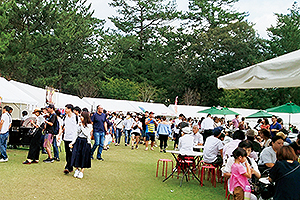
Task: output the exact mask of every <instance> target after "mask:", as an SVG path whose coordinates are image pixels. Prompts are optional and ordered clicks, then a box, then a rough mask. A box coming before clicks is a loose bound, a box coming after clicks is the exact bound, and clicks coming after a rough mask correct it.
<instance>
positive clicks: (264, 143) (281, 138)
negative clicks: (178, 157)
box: [0, 104, 300, 199]
mask: <svg viewBox="0 0 300 200" xmlns="http://www.w3.org/2000/svg"><path fill="white" fill-rule="evenodd" d="M11 112H12V109H11V108H10V107H8V106H5V107H4V108H3V114H2V117H1V121H0V129H1V134H0V151H1V158H0V161H1V162H7V161H8V156H7V154H6V144H7V137H8V134H9V128H10V126H11V121H12V120H11V116H10V113H11ZM62 112H63V115H62ZM62 112H61V111H60V110H57V109H55V107H54V105H52V104H50V105H48V106H47V107H46V108H42V109H35V110H34V112H33V114H34V115H35V116H36V119H35V120H31V121H30V122H31V124H32V126H33V127H34V130H33V131H32V132H33V133H32V139H31V143H30V148H29V152H28V156H27V159H26V160H25V161H24V162H23V164H32V163H39V156H40V151H41V150H43V149H44V150H45V153H46V154H47V155H48V158H47V159H45V160H43V162H45V163H53V162H54V161H60V157H59V153H60V152H59V150H58V147H59V146H60V143H61V141H64V146H65V154H66V165H65V169H64V171H63V172H64V173H65V174H68V173H71V172H73V170H74V168H75V172H74V177H77V178H83V172H84V169H86V168H90V167H91V160H92V159H94V155H95V159H97V160H100V161H104V158H103V150H107V149H109V145H110V144H111V143H113V144H114V145H115V146H119V145H120V144H121V141H122V138H123V139H124V145H125V146H129V148H131V149H132V150H135V149H139V147H140V146H145V147H144V150H145V151H148V150H152V151H154V148H155V147H158V146H159V151H160V152H165V153H166V149H167V148H169V149H175V150H179V151H181V152H184V151H186V152H188V151H193V150H194V147H195V146H197V145H200V146H201V145H203V146H204V150H203V162H204V163H205V164H212V165H214V166H216V167H219V168H220V169H221V171H222V174H223V176H224V177H227V178H229V181H228V183H229V185H228V186H229V191H230V192H231V193H232V194H233V195H234V198H235V199H243V195H244V191H245V188H246V186H250V185H251V184H253V183H254V182H255V180H258V179H259V178H260V177H261V175H262V174H263V173H265V172H266V171H269V178H270V180H271V181H275V182H276V188H277V190H276V193H275V196H274V199H300V186H298V184H297V180H298V179H299V178H300V170H297V169H296V170H295V168H296V167H297V168H298V166H299V163H298V157H299V155H300V134H298V138H297V140H296V141H294V142H292V141H291V140H290V138H289V137H288V136H289V132H296V131H297V129H296V127H293V126H290V130H286V129H284V126H283V122H282V120H281V119H280V118H277V117H276V116H273V117H272V123H271V124H269V121H268V119H267V118H264V119H260V120H258V121H257V124H256V125H255V126H254V127H253V129H251V127H250V126H249V124H248V123H246V122H245V119H244V118H242V119H241V120H239V115H236V116H235V118H234V119H232V120H229V121H227V122H226V121H225V119H224V118H218V117H213V116H212V115H211V114H208V115H207V117H206V118H201V119H200V120H197V119H193V118H186V117H185V116H184V115H183V114H180V115H179V117H177V118H167V117H165V116H155V115H154V113H153V112H148V111H146V112H145V113H129V112H128V113H126V114H123V113H122V112H107V111H106V110H104V108H103V107H102V106H101V105H98V106H97V109H96V112H89V111H88V109H86V108H83V109H80V108H79V107H74V106H73V105H72V104H67V105H66V106H65V108H64V110H62ZM24 114H25V115H24V117H23V120H24V119H25V118H26V114H28V113H25V112H24ZM157 139H158V141H159V145H158V143H157ZM92 140H94V142H93V143H92ZM169 140H173V141H174V146H172V147H170V146H168V141H169ZM92 144H93V145H92ZM149 145H150V147H149ZM41 146H42V148H41ZM52 149H53V152H52ZM95 151H96V153H95ZM52 153H53V155H52ZM292 170H294V171H293V175H289V174H288V175H285V174H286V173H289V172H290V171H292ZM295 177H297V178H298V179H297V178H295ZM287 185H293V187H287ZM295 187H297V190H295ZM298 187H299V188H298ZM282 188H284V189H282ZM287 197H289V198H287ZM251 199H256V196H255V193H253V194H251Z"/></svg>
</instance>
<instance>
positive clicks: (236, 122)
mask: <svg viewBox="0 0 300 200" xmlns="http://www.w3.org/2000/svg"><path fill="white" fill-rule="evenodd" d="M232 124H233V127H234V128H235V129H238V128H239V124H240V122H239V115H235V118H234V119H233V120H232Z"/></svg>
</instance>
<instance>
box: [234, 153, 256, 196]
mask: <svg viewBox="0 0 300 200" xmlns="http://www.w3.org/2000/svg"><path fill="white" fill-rule="evenodd" d="M246 156H247V152H246V151H245V150H244V149H242V148H240V147H238V148H236V149H235V150H234V151H233V157H234V158H235V162H234V164H233V165H232V167H231V177H230V189H229V190H230V192H233V197H234V199H235V200H240V199H241V200H243V199H244V191H245V187H246V186H250V184H249V182H248V178H251V174H252V173H251V169H250V165H249V164H248V163H247V162H246V160H247V158H246ZM242 163H244V164H245V166H246V169H245V167H244V166H243V165H242Z"/></svg>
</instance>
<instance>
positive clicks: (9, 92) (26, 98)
mask: <svg viewBox="0 0 300 200" xmlns="http://www.w3.org/2000/svg"><path fill="white" fill-rule="evenodd" d="M0 97H1V98H2V103H16V104H26V105H31V106H36V105H37V103H38V102H37V101H36V100H35V99H33V98H32V97H31V96H30V95H28V94H26V92H24V91H22V90H21V89H19V88H18V87H16V86H14V85H13V84H11V83H10V82H9V81H7V80H6V79H5V78H3V77H0Z"/></svg>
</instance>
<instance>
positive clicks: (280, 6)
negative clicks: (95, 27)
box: [87, 0, 295, 38]
mask: <svg viewBox="0 0 300 200" xmlns="http://www.w3.org/2000/svg"><path fill="white" fill-rule="evenodd" d="M87 2H88V3H92V9H93V10H95V14H94V16H95V17H97V18H100V19H105V20H106V27H113V24H112V23H111V22H110V20H109V19H108V17H109V16H112V15H117V13H116V12H115V10H114V9H113V8H112V7H110V6H109V5H108V3H109V2H111V0H87ZM294 2H295V0H240V1H239V2H238V3H236V4H235V6H234V8H235V9H236V10H237V11H239V12H248V13H249V17H247V20H248V21H250V22H253V23H255V26H254V29H256V30H257V32H258V34H259V35H260V36H261V37H263V38H267V37H268V36H267V32H266V29H267V28H269V27H270V26H271V25H275V24H276V17H275V15H274V13H284V14H286V13H288V8H291V7H292V5H293V3H294ZM176 3H177V5H178V10H187V9H188V0H176Z"/></svg>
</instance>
